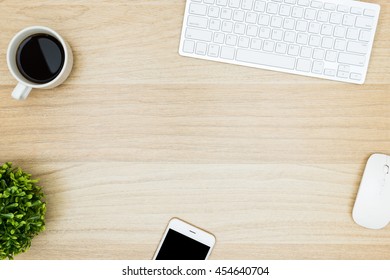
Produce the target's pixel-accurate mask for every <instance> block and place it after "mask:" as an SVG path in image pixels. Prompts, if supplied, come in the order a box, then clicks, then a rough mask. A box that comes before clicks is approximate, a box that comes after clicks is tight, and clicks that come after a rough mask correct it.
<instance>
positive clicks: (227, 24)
mask: <svg viewBox="0 0 390 280" xmlns="http://www.w3.org/2000/svg"><path fill="white" fill-rule="evenodd" d="M233 26H234V25H233V22H231V21H224V22H223V23H222V31H223V32H228V33H230V32H232V31H233Z"/></svg>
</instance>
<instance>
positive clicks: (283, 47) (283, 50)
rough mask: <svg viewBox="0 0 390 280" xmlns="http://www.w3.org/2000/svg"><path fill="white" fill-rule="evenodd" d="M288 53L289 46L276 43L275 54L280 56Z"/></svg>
mask: <svg viewBox="0 0 390 280" xmlns="http://www.w3.org/2000/svg"><path fill="white" fill-rule="evenodd" d="M286 51H287V44H285V43H281V42H279V43H276V47H275V52H277V53H280V54H285V53H286Z"/></svg>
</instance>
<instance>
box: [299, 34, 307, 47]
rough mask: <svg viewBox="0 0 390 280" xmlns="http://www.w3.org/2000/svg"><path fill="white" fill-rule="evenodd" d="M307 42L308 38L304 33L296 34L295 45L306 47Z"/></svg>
mask: <svg viewBox="0 0 390 280" xmlns="http://www.w3.org/2000/svg"><path fill="white" fill-rule="evenodd" d="M308 40H309V36H308V35H307V34H305V33H298V36H297V43H298V44H301V45H306V44H307V42H308Z"/></svg>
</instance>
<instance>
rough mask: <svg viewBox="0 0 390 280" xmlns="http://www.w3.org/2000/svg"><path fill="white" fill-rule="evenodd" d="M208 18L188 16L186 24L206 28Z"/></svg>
mask: <svg viewBox="0 0 390 280" xmlns="http://www.w3.org/2000/svg"><path fill="white" fill-rule="evenodd" d="M207 22H208V19H207V18H204V17H197V16H189V17H188V21H187V25H189V26H192V27H198V28H207Z"/></svg>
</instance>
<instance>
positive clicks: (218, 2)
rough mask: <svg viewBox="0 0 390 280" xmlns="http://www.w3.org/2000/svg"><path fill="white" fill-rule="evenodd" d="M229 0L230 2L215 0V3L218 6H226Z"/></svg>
mask: <svg viewBox="0 0 390 280" xmlns="http://www.w3.org/2000/svg"><path fill="white" fill-rule="evenodd" d="M227 2H228V0H215V3H216V4H217V5H218V6H226V5H227Z"/></svg>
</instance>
